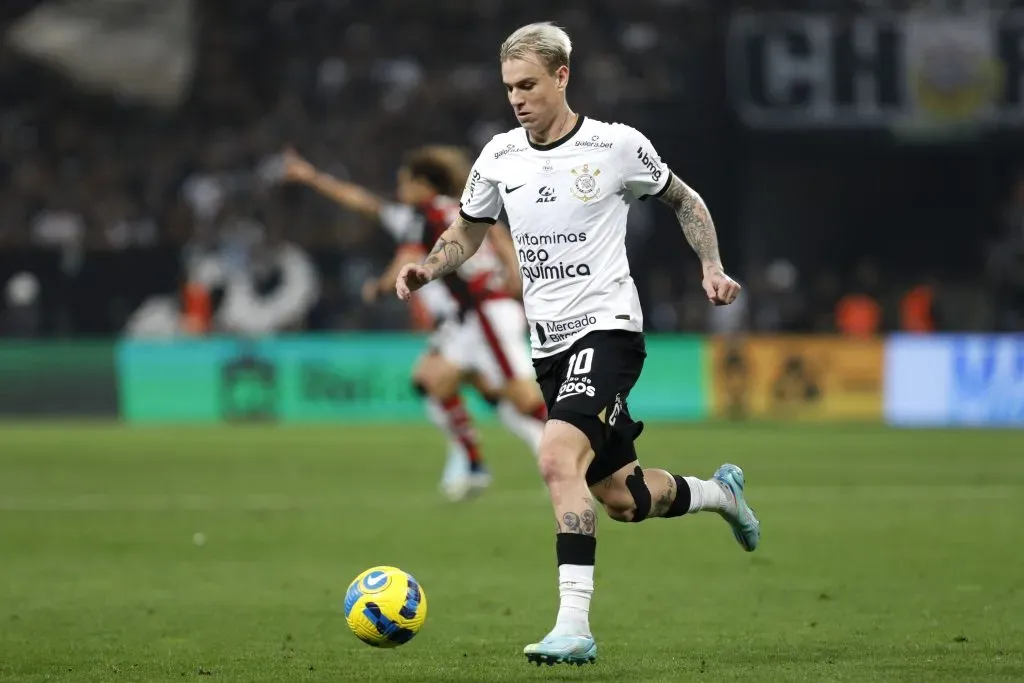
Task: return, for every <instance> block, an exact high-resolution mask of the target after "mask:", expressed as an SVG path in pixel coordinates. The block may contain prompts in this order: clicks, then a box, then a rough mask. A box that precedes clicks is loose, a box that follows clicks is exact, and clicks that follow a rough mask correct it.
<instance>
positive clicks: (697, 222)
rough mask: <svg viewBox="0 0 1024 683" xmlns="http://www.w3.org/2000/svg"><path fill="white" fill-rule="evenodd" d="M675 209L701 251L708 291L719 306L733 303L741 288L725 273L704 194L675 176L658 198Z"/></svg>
mask: <svg viewBox="0 0 1024 683" xmlns="http://www.w3.org/2000/svg"><path fill="white" fill-rule="evenodd" d="M658 199H660V200H661V201H662V202H664V203H665V204H668V205H669V206H671V207H672V210H673V211H675V212H676V219H677V220H678V221H679V226H680V227H681V228H682V229H683V235H685V236H686V241H687V242H689V243H690V246H691V247H693V250H694V251H695V252H697V257H698V258H699V259H700V264H701V266H702V267H703V269H704V283H703V284H704V291H705V293H706V294H707V295H708V299H709V300H710V301H711V302H712V303H713V304H715V305H716V306H721V305H723V304H730V303H732V302H733V301H735V300H736V297H737V296H739V293H740V286H739V284H737V283H736V282H735V281H734V280H733V279H732V278H730V277H729V276H728V275H726V274H725V268H724V267H723V266H722V257H721V255H720V254H719V253H718V234H717V233H716V232H715V223H714V221H712V220H711V212H710V211H708V207H707V205H706V204H705V203H704V200H703V199H701V197H700V195H699V194H697V192H696V191H695V190H694V189H693V188H691V187H690V186H689V185H687V184H686V183H684V182H683V181H682V180H680V179H679V176H677V175H676V174H674V173H673V174H672V177H671V179H670V180H669V182H668V187H666V188H665V191H664V192H663V193H662V194H661V195H660V196H659V197H658Z"/></svg>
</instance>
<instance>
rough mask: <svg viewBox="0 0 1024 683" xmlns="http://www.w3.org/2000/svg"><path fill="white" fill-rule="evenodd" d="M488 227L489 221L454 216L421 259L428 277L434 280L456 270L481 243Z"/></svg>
mask: <svg viewBox="0 0 1024 683" xmlns="http://www.w3.org/2000/svg"><path fill="white" fill-rule="evenodd" d="M490 227H491V226H490V224H489V223H470V222H469V221H467V220H466V219H465V218H463V217H462V216H459V217H458V218H456V219H455V222H454V223H452V224H451V225H450V226H448V229H447V230H445V231H444V232H443V233H441V236H440V237H439V238H438V239H437V242H435V243H434V248H433V249H431V250H430V253H429V254H427V257H426V258H425V259H423V267H424V268H426V269H427V271H428V272H429V273H430V279H431V280H436V279H437V278H439V277H444V276H445V275H448V274H449V273H454V272H455V271H456V270H458V269H459V266H461V265H462V264H463V263H465V262H466V261H467V260H469V257H470V256H472V255H473V254H475V253H476V250H477V249H479V248H480V245H481V244H483V241H484V238H485V237H487V230H488V228H490Z"/></svg>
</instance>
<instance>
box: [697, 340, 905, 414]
mask: <svg viewBox="0 0 1024 683" xmlns="http://www.w3.org/2000/svg"><path fill="white" fill-rule="evenodd" d="M884 347H885V343H884V341H883V340H882V339H866V340H859V339H847V338H841V337H798V336H792V337H790V336H779V337H760V336H759V337H749V338H737V339H715V340H712V341H711V349H710V362H711V374H712V382H711V385H712V389H711V403H712V412H713V414H714V415H715V416H716V417H722V418H727V419H734V420H738V419H746V418H756V419H783V420H828V421H832V420H835V421H842V420H855V421H881V419H882V405H883V400H882V385H883V368H884V362H883V361H884V356H885V352H884Z"/></svg>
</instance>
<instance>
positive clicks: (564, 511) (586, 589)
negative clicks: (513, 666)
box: [537, 419, 597, 637]
mask: <svg viewBox="0 0 1024 683" xmlns="http://www.w3.org/2000/svg"><path fill="white" fill-rule="evenodd" d="M592 453H593V452H592V451H591V449H590V441H589V440H588V439H587V437H586V436H585V435H584V434H583V432H582V431H580V430H579V429H578V428H576V427H574V426H573V425H571V424H569V423H567V422H563V421H561V420H557V419H552V420H548V421H547V422H546V423H545V425H544V436H543V438H542V439H541V448H540V456H539V458H538V460H537V462H538V465H539V466H540V471H541V475H542V476H543V478H544V482H545V484H547V487H548V493H549V494H550V495H551V505H552V507H553V508H554V513H555V555H556V557H557V560H558V593H559V597H560V601H559V608H558V617H557V620H556V622H555V628H554V630H553V631H552V634H553V635H556V636H558V635H563V636H588V637H589V636H590V598H591V596H592V595H593V594H594V561H595V559H596V556H597V513H596V511H595V508H594V499H593V497H592V496H591V495H590V491H589V490H588V489H587V481H586V471H587V467H588V465H589V463H590V461H591V459H592V457H593V456H592Z"/></svg>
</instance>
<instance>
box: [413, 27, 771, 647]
mask: <svg viewBox="0 0 1024 683" xmlns="http://www.w3.org/2000/svg"><path fill="white" fill-rule="evenodd" d="M571 49H572V46H571V43H570V41H569V37H568V36H567V35H566V33H565V32H564V31H563V30H562V29H560V28H558V27H556V26H554V25H552V24H548V23H542V24H531V25H528V26H523V27H522V28H520V29H518V30H516V31H515V32H514V33H512V35H510V36H509V37H508V38H507V39H506V41H505V42H504V44H502V46H501V50H500V62H501V75H502V80H503V81H504V84H505V90H506V91H507V93H508V100H509V103H510V104H511V105H512V109H513V111H514V113H515V116H516V118H517V119H518V121H519V123H520V125H521V127H520V128H515V129H513V130H511V131H509V132H507V133H501V134H499V135H496V136H495V137H494V138H493V139H492V140H491V141H490V142H489V143H488V144H487V145H485V146H484V148H483V150H482V151H481V152H480V155H479V157H478V158H477V160H476V163H475V164H474V166H473V169H472V172H471V175H470V178H469V182H468V184H467V185H466V188H465V190H464V192H463V195H462V208H461V211H460V213H459V216H458V218H456V219H455V220H454V221H453V222H452V224H451V226H450V227H449V228H448V229H447V230H446V231H445V232H444V234H442V235H441V237H440V238H439V239H438V240H437V243H436V244H435V246H434V248H433V250H432V251H431V252H430V254H429V255H428V256H427V258H426V259H425V260H424V261H423V262H422V263H409V264H406V265H405V266H403V268H402V270H401V271H400V272H399V275H398V282H397V285H396V290H397V293H398V296H399V298H401V299H403V300H408V298H409V296H410V294H411V293H412V292H413V291H414V290H417V289H419V288H420V287H422V286H424V285H425V284H427V283H428V282H430V281H431V280H434V279H436V278H441V277H445V276H446V275H447V274H449V273H452V272H454V271H455V270H456V269H458V268H459V267H461V265H462V263H463V262H465V260H466V259H467V258H469V257H470V256H472V255H473V253H474V252H475V251H476V249H477V248H478V247H479V245H480V243H481V242H482V241H483V240H484V237H485V236H486V235H487V230H488V227H489V226H490V225H491V224H492V223H494V222H495V219H496V218H497V216H498V213H499V211H500V210H501V209H502V207H504V208H505V211H506V213H507V214H508V219H509V226H510V228H511V230H512V237H513V239H514V241H515V243H516V246H517V248H518V252H517V254H518V259H519V264H520V272H521V274H522V276H523V299H524V302H525V305H526V315H527V318H528V320H529V323H530V333H531V342H532V347H533V359H534V361H533V362H534V368H535V370H536V375H537V382H538V383H539V384H540V386H541V389H542V391H543V393H544V397H545V400H546V402H547V406H548V410H549V418H548V421H547V423H546V425H545V427H544V434H543V438H542V441H541V452H540V458H539V460H538V465H539V467H540V471H541V474H542V476H543V478H544V481H545V483H546V484H547V488H548V491H549V493H550V497H551V502H552V505H553V507H554V512H555V519H556V522H557V532H556V536H555V551H556V556H557V559H558V565H559V568H558V569H559V593H560V597H561V602H560V606H559V610H558V616H557V618H556V621H555V626H554V628H553V629H552V630H551V631H550V632H549V633H548V634H547V635H546V636H544V638H543V639H541V641H540V642H538V643H533V644H531V645H527V646H526V648H525V649H524V653H525V654H526V657H527V659H528V660H530V661H532V662H536V663H537V664H540V663H541V662H547V663H550V664H554V663H572V664H583V663H585V662H592V661H594V660H595V659H596V656H597V645H596V643H595V641H594V638H593V636H592V634H591V630H590V623H589V612H590V599H591V596H592V595H593V591H594V559H595V553H596V548H597V515H596V513H595V506H594V503H593V501H594V499H596V500H597V501H598V502H600V503H601V504H602V505H603V506H604V510H605V512H606V513H607V514H608V516H609V517H611V518H612V519H614V520H618V521H621V522H634V523H635V522H642V521H644V520H646V519H651V518H654V517H681V516H683V515H686V514H688V513H696V512H700V511H704V510H708V511H713V512H717V513H718V514H720V515H721V516H722V517H723V518H724V519H725V520H726V521H727V522H728V524H729V526H730V527H731V529H732V532H733V534H734V535H735V537H736V540H737V541H738V542H739V544H740V546H741V547H742V548H743V549H744V550H747V551H751V550H754V549H755V548H756V547H757V544H758V541H759V539H760V523H759V522H758V520H757V518H756V517H755V516H754V513H753V511H752V510H751V509H750V507H749V506H748V505H747V503H746V501H745V499H744V492H743V486H744V481H743V472H742V470H740V468H739V467H736V466H735V465H731V464H724V465H722V466H721V467H720V468H719V469H718V470H717V471H716V472H715V473H714V475H713V476H712V477H711V478H710V479H701V478H698V477H693V476H679V475H677V474H672V473H670V472H667V471H665V470H660V469H650V468H643V467H641V466H640V464H639V462H638V460H637V454H636V449H635V447H634V440H635V439H636V438H637V437H638V436H639V435H640V432H641V430H642V428H643V423H641V422H637V421H634V419H633V418H632V416H631V415H630V413H629V408H628V405H627V397H628V396H629V392H630V389H632V387H633V385H634V384H635V383H636V381H637V379H638V378H639V376H640V371H641V368H642V367H643V363H644V358H645V357H646V351H645V345H644V336H643V313H642V311H641V309H640V302H639V298H638V296H637V290H636V287H635V285H634V283H633V279H632V277H631V276H630V271H629V263H628V261H627V259H626V246H625V233H626V214H627V211H628V207H629V204H628V197H629V196H630V195H632V196H634V197H636V198H638V199H641V200H643V199H648V198H650V197H656V198H657V199H659V200H660V201H661V202H663V203H665V204H668V205H669V206H670V207H672V210H673V211H674V212H675V214H676V217H677V218H678V220H679V224H680V226H681V227H682V231H683V234H684V235H685V237H686V239H687V241H688V242H689V244H690V246H691V247H692V248H693V250H694V251H695V252H696V253H697V256H698V257H699V258H700V262H701V266H702V268H703V287H704V291H705V293H706V295H707V297H708V300H709V302H710V303H712V304H714V305H716V306H719V305H725V304H730V303H732V302H733V301H734V300H735V299H736V296H737V294H738V293H739V291H740V286H739V285H738V284H737V283H736V282H734V281H733V280H732V279H731V278H730V277H729V276H728V275H726V274H725V270H724V269H723V266H722V259H721V257H720V255H719V250H718V239H717V236H716V232H715V227H714V224H713V222H712V220H711V216H710V214H709V212H708V209H707V207H706V206H705V204H704V202H703V200H702V199H701V197H700V196H699V195H698V194H697V192H695V191H694V190H693V189H691V188H690V187H689V186H687V185H686V183H684V182H683V181H682V180H680V179H679V178H678V176H676V175H675V174H674V173H673V172H672V171H671V170H670V169H669V167H668V166H667V165H666V164H665V163H664V162H663V161H662V160H661V158H660V157H659V156H658V153H657V152H656V151H655V149H654V147H653V146H652V145H651V143H650V141H649V140H648V139H647V138H646V137H645V136H644V135H642V134H641V133H640V132H638V131H637V130H635V129H633V128H631V127H629V126H626V125H622V124H617V123H604V122H601V121H596V120H593V119H588V118H585V117H584V116H582V115H579V114H576V113H575V112H573V111H572V110H571V109H570V108H569V105H568V103H567V101H566V86H567V85H568V83H569V55H570V52H571Z"/></svg>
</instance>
